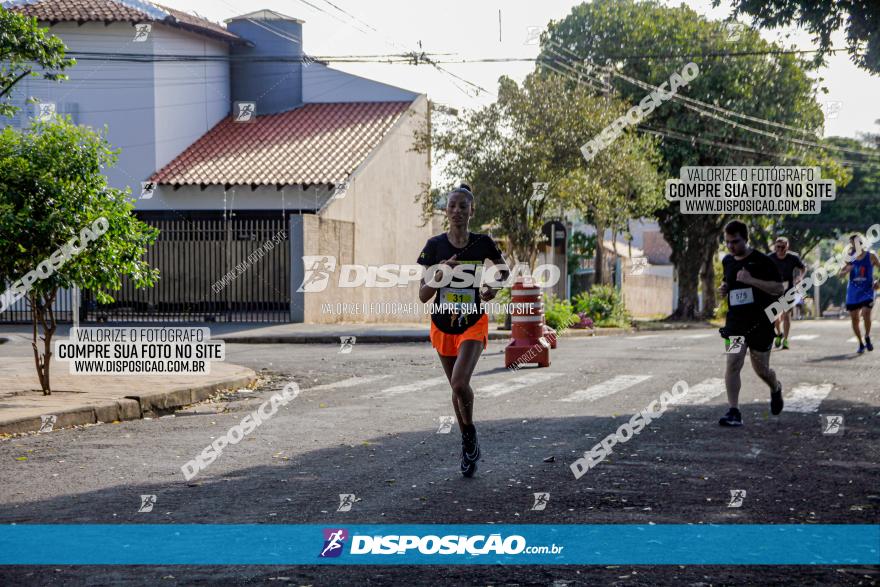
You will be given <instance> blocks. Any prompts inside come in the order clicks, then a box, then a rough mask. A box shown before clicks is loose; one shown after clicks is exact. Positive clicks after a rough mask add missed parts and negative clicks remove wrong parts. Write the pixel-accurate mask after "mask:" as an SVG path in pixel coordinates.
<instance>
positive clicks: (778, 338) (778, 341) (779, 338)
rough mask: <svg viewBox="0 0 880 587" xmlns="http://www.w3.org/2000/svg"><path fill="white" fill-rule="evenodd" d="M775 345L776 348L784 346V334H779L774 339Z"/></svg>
mask: <svg viewBox="0 0 880 587" xmlns="http://www.w3.org/2000/svg"><path fill="white" fill-rule="evenodd" d="M773 346H775V347H776V348H779V347H781V346H782V335H781V334H777V335H776V338H774V339H773Z"/></svg>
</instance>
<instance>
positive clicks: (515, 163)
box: [431, 72, 660, 263]
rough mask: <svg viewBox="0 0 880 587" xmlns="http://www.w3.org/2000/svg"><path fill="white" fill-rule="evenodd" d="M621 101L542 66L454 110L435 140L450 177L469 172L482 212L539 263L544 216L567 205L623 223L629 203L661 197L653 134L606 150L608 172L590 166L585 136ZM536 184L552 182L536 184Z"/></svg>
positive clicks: (483, 219)
mask: <svg viewBox="0 0 880 587" xmlns="http://www.w3.org/2000/svg"><path fill="white" fill-rule="evenodd" d="M622 108H623V106H622V105H621V104H620V103H618V102H617V101H616V100H612V99H609V98H601V97H597V96H595V95H594V94H593V93H592V92H591V91H589V89H587V88H583V87H578V86H571V85H570V84H568V83H567V82H566V80H565V79H564V78H562V77H561V76H558V75H555V74H547V73H545V72H540V73H538V72H536V73H534V74H531V75H529V76H528V77H527V78H526V80H525V81H524V82H523V84H522V86H519V85H518V84H516V83H515V82H514V81H513V80H511V79H509V78H506V77H502V78H501V79H500V80H499V92H498V100H497V101H496V102H495V103H493V104H491V105H489V106H486V107H484V108H481V109H478V110H474V111H468V112H465V113H463V114H461V115H458V116H449V117H447V118H446V119H445V120H443V123H442V124H440V125H435V129H434V132H433V136H432V138H431V145H432V147H433V149H434V150H435V152H436V154H437V155H438V156H440V157H446V158H447V159H448V165H447V166H446V168H445V173H446V175H447V176H448V178H449V180H450V186H451V185H454V184H455V183H456V182H457V181H459V180H462V179H464V180H467V181H468V182H470V183H471V185H472V186H473V187H474V189H475V192H476V194H477V201H476V218H475V221H476V222H477V223H479V224H491V225H493V226H494V227H495V228H496V230H497V232H498V235H499V236H502V237H504V238H506V239H508V241H509V242H510V244H511V247H512V249H513V253H514V256H515V257H516V258H517V260H519V261H527V262H529V263H533V262H534V259H535V256H536V254H537V250H538V246H539V243H540V242H541V227H542V225H543V224H544V223H545V222H546V221H547V220H551V219H554V218H559V216H560V210H561V211H563V212H565V211H578V212H581V213H582V214H584V215H588V216H590V218H591V219H592V218H594V217H599V216H601V217H602V218H604V219H606V220H605V221H606V222H608V223H620V222H621V220H620V219H621V218H622V217H623V216H625V215H626V214H627V213H628V212H630V211H633V210H638V211H639V212H640V213H641V212H642V211H645V210H649V211H652V210H653V209H655V208H656V206H657V205H658V204H659V203H660V202H659V200H657V198H656V195H657V192H656V188H657V176H656V170H655V167H654V165H653V163H652V156H653V157H654V160H653V161H656V155H654V153H655V150H654V146H653V143H652V141H651V140H649V139H648V138H645V137H640V136H636V135H633V134H630V133H627V134H626V136H624V137H621V138H620V139H619V140H618V143H617V144H616V145H615V146H613V147H612V148H609V149H607V152H604V153H603V154H601V155H600V157H601V158H602V159H601V160H602V162H603V164H604V171H603V170H602V169H600V168H597V169H596V170H593V171H592V172H589V173H587V172H585V171H584V169H583V164H584V159H583V155H582V154H581V152H580V146H581V145H582V144H583V142H584V137H586V136H591V135H594V134H597V133H599V132H600V131H601V130H602V129H603V128H604V127H605V126H607V125H608V124H609V123H610V122H611V121H612V120H613V119H614V118H615V117H616V115H615V113H619V112H620V111H622ZM535 183H546V184H547V187H546V190H544V191H541V190H537V191H536V189H535V187H534V184H535ZM612 186H613V187H612ZM652 202H653V203H652ZM431 204H433V205H436V202H431ZM625 220H626V219H623V221H622V222H623V223H625ZM591 221H592V220H591Z"/></svg>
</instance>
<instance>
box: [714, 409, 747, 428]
mask: <svg viewBox="0 0 880 587" xmlns="http://www.w3.org/2000/svg"><path fill="white" fill-rule="evenodd" d="M718 424H720V425H721V426H742V425H743V418H742V414H741V413H740V411H739V410H738V409H736V408H730V409H729V410H727V413H726V414H724V416H722V417H721V419H720V420H718Z"/></svg>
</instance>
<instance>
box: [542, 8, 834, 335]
mask: <svg viewBox="0 0 880 587" xmlns="http://www.w3.org/2000/svg"><path fill="white" fill-rule="evenodd" d="M778 49H779V48H778V47H775V46H773V45H771V44H770V43H767V42H766V41H764V40H763V39H761V38H760V36H759V35H758V33H757V32H755V31H753V30H746V31H742V33H741V34H740V35H738V36H736V37H733V36H731V35H730V31H729V29H728V28H726V27H725V25H724V23H721V22H716V21H710V20H707V19H706V18H705V17H702V16H700V15H699V14H697V13H696V12H695V11H693V10H692V9H690V8H688V7H687V6H684V5H681V6H678V7H666V6H663V5H661V4H659V3H657V2H650V1H648V2H636V1H635V0H594V1H593V2H590V3H584V4H580V5H578V6H576V7H574V8H573V9H572V11H571V14H569V15H568V16H567V17H565V18H563V19H562V20H560V21H558V22H552V23H550V25H549V27H548V31H547V33H546V34H545V35H544V36H543V37H542V53H541V55H540V57H539V60H540V61H541V62H545V63H548V64H552V66H553V67H563V68H569V70H571V68H574V69H575V70H580V71H585V69H584V65H586V66H591V67H593V68H594V70H595V68H597V67H604V66H608V67H610V68H611V69H612V71H613V72H615V73H619V74H623V75H625V76H628V77H630V78H633V79H635V80H641V81H642V82H646V83H648V84H650V85H651V86H659V85H660V84H661V83H663V82H666V81H668V80H669V78H670V76H671V75H672V74H673V73H675V72H679V71H681V69H682V68H683V66H684V65H685V64H687V63H688V62H690V61H693V62H695V63H696V64H697V65H698V66H699V68H700V73H699V75H698V76H697V77H696V79H694V80H693V81H691V82H690V83H689V84H688V86H687V87H686V88H683V89H681V90H680V91H679V93H680V94H681V95H683V96H687V97H690V98H694V99H697V100H700V101H702V102H705V103H708V104H709V105H710V106H709V107H707V106H700V105H694V104H690V105H689V106H690V107H687V106H686V105H685V104H684V103H683V101H679V100H676V99H671V100H669V101H668V102H666V103H665V104H663V105H661V106H660V107H659V108H657V109H655V110H654V111H653V112H652V113H651V114H650V116H649V117H648V118H647V119H645V120H644V121H643V122H642V123H641V125H640V128H641V129H642V131H645V132H652V131H653V132H657V133H660V134H661V135H664V136H663V139H662V142H661V144H660V152H661V154H662V157H663V163H664V164H663V171H664V173H666V174H668V175H670V176H678V174H679V170H680V168H681V167H682V166H685V165H688V166H709V165H712V166H722V165H727V166H749V165H773V164H777V165H779V164H788V165H805V164H808V163H806V162H804V161H805V160H821V159H822V157H821V156H820V155H816V154H814V153H812V152H811V151H812V150H811V149H810V148H809V147H807V146H804V145H803V144H799V143H796V142H792V141H791V139H798V140H807V141H811V140H812V141H816V140H818V139H817V137H815V136H813V135H812V134H811V133H810V132H809V131H807V130H798V129H816V128H818V127H820V126H821V124H822V120H823V118H822V112H821V110H820V108H819V105H818V103H817V102H816V100H815V91H814V89H813V81H812V80H811V79H810V78H809V77H808V75H807V70H808V68H809V64H808V63H806V62H805V61H803V60H801V59H799V58H797V57H796V56H793V55H790V54H785V55H783V54H766V53H768V52H770V51H774V50H778ZM732 51H733V52H737V53H762V54H760V55H759V54H751V55H739V56H738V57H736V58H729V57H724V56H723V55H724V54H726V53H729V52H732ZM587 75H588V76H589V77H591V78H592V82H593V83H598V80H597V79H595V75H592V76H590V75H589V72H587ZM577 81H578V80H577V76H572V81H571V83H577ZM610 84H611V86H612V87H613V91H614V92H615V93H617V95H619V96H620V97H621V98H622V99H623V100H624V101H625V102H626V103H628V104H630V105H635V104H638V103H639V101H640V100H641V99H642V98H643V97H644V96H646V95H647V94H648V93H649V92H650V89H646V88H645V87H641V86H639V85H637V84H636V83H633V82H629V81H626V80H624V79H623V78H622V77H618V76H613V77H612V79H611V81H610ZM712 107H716V108H721V109H724V110H717V109H713V108H712ZM725 111H727V112H725ZM731 111H733V112H737V113H746V114H747V116H750V117H752V119H763V120H769V121H772V122H774V123H776V125H777V126H774V125H767V124H764V123H760V122H756V121H755V120H749V119H745V118H742V117H736V116H732V115H730V114H729V112H731ZM725 120H727V121H731V122H735V123H736V125H734V124H729V123H727V122H725ZM778 125H781V126H778ZM745 127H751V128H753V129H757V130H758V132H754V131H749V130H746V128H745ZM589 138H591V137H590V136H585V137H584V139H583V140H587V139H589ZM599 165H601V163H600V162H599V161H598V160H594V161H593V162H591V163H590V167H592V166H599ZM657 218H658V220H659V222H660V228H661V230H662V232H663V236H664V238H665V239H666V240H667V241H668V242H669V244H670V246H671V247H672V256H671V257H672V262H673V263H675V265H676V271H677V275H678V284H679V300H678V310H677V312H676V314H675V315H674V317H675V318H683V319H690V318H695V317H696V313H697V303H698V295H697V294H698V285H699V284H700V283H701V282H702V285H703V293H704V301H705V302H706V303H705V304H704V311H703V314H704V316H707V317H711V314H712V310H713V307H714V287H713V284H714V268H713V267H714V264H713V259H714V256H715V252H716V251H717V247H718V243H719V239H720V234H721V230H722V228H723V226H724V224H725V223H726V222H727V221H728V220H729V219H730V218H729V217H728V215H724V214H712V215H710V214H704V215H683V214H680V213H679V210H678V204H674V205H671V206H667V207H664V208H663V209H661V210H660V211H659V212H658V214H657Z"/></svg>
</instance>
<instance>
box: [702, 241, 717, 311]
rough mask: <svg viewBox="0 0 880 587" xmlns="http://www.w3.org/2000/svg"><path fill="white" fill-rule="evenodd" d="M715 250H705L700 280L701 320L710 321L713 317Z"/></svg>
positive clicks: (709, 248) (710, 248)
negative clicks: (701, 296)
mask: <svg viewBox="0 0 880 587" xmlns="http://www.w3.org/2000/svg"><path fill="white" fill-rule="evenodd" d="M715 253H716V251H715V249H714V248H712V247H708V248H707V249H706V259H705V260H704V261H703V270H702V271H701V272H700V279H701V283H702V286H703V313H702V316H703V319H704V320H711V319H712V318H713V317H714V316H715Z"/></svg>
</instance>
